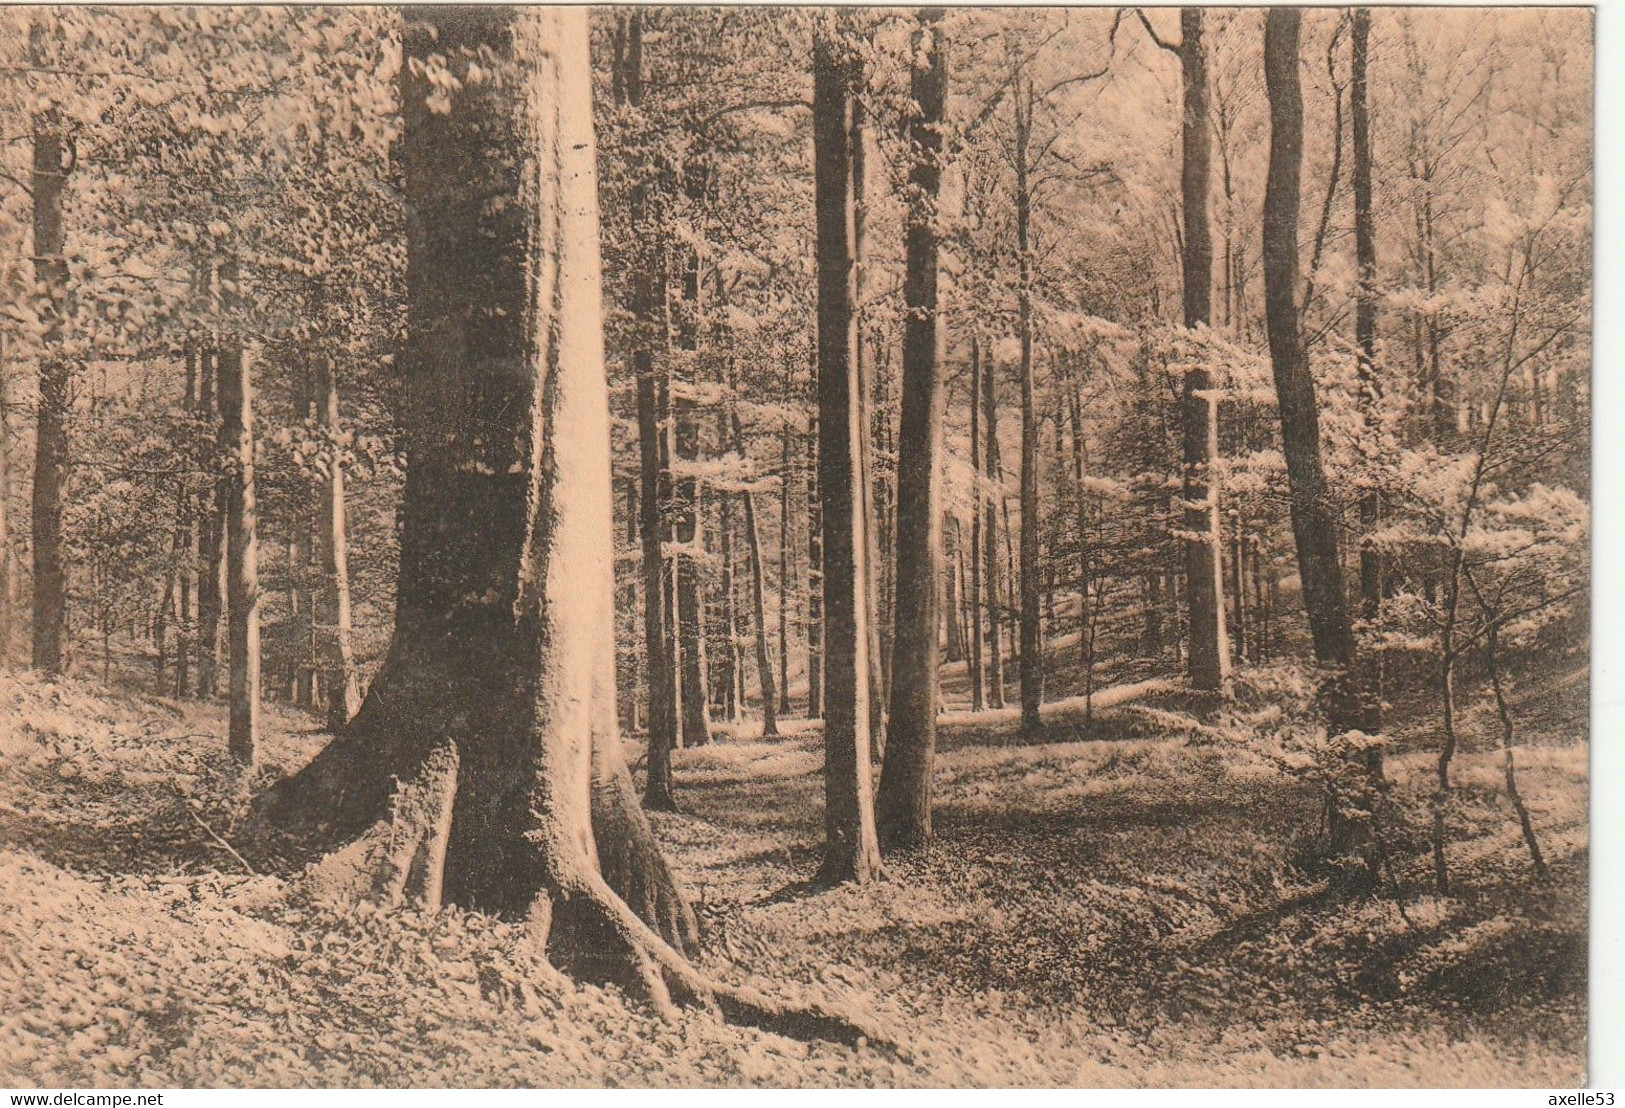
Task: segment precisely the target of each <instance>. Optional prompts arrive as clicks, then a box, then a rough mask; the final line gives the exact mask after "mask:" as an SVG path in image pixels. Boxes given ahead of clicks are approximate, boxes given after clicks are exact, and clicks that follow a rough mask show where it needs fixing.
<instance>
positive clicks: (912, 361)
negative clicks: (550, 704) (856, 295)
mask: <svg viewBox="0 0 1625 1108" xmlns="http://www.w3.org/2000/svg"><path fill="white" fill-rule="evenodd" d="M942 16H943V13H942V10H941V9H938V8H926V9H922V10H921V11H920V13H919V24H920V25H919V28H918V29H917V30H916V31H915V34H914V42H913V47H912V50H911V51H910V53H911V56H912V57H913V59H914V65H913V73H912V76H911V79H910V88H909V92H910V96H911V97H912V99H913V101H914V104H915V105H916V107H917V109H918V110H917V111H916V112H915V113H914V114H913V117H912V118H911V119H910V121H909V143H910V146H911V148H912V156H913V164H912V165H911V167H910V169H909V186H910V187H909V196H910V200H911V203H910V210H909V214H908V223H907V230H906V256H907V257H906V271H905V277H904V282H903V302H904V305H905V307H906V316H905V321H904V324H903V401H902V421H901V424H900V427H899V432H898V442H899V444H900V448H899V450H898V459H897V541H896V545H895V546H894V547H893V549H894V551H895V552H896V557H897V577H896V582H897V593H896V629H895V631H894V633H893V635H892V686H891V698H892V701H891V713H890V726H889V728H888V732H887V740H886V756H885V765H884V768H883V769H882V771H881V776H880V791H879V794H878V803H879V811H878V813H877V817H876V818H877V819H878V821H879V825H880V835H881V838H882V841H883V842H884V843H885V844H886V846H887V848H888V849H897V848H909V847H914V846H919V845H921V844H923V843H925V842H928V841H930V839H931V795H932V793H931V785H932V773H933V768H934V764H935V761H936V746H937V699H938V696H937V690H938V664H939V663H938V647H937V635H938V624H939V604H940V600H941V597H940V592H941V588H942V559H943V554H942V459H941V444H942V423H943V409H944V404H945V389H944V388H943V382H942V367H941V359H940V357H939V347H940V341H941V336H940V335H939V333H938V329H937V232H936V218H937V196H938V193H939V192H940V190H941V184H942V169H941V164H940V159H941V152H942V126H941V124H942V119H943V110H944V106H945V102H946V100H947V92H948V64H947V50H946V43H945V42H944V40H943V38H942V35H941V33H940V24H941V21H942Z"/></svg>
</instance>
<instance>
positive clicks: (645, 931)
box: [566, 875, 899, 1054]
mask: <svg viewBox="0 0 1625 1108" xmlns="http://www.w3.org/2000/svg"><path fill="white" fill-rule="evenodd" d="M566 903H568V904H569V905H570V907H571V909H572V910H573V911H579V912H583V913H586V914H588V915H590V916H592V917H594V918H595V919H596V922H598V923H599V924H601V925H602V927H603V928H604V929H605V930H607V931H609V932H611V933H613V934H614V936H615V937H616V938H617V939H619V940H620V942H621V943H623V944H624V946H625V948H626V952H627V957H628V959H629V960H630V961H631V963H632V965H633V967H634V968H636V969H637V970H638V971H639V976H641V977H642V978H643V979H644V981H645V982H649V981H650V980H651V977H650V970H651V969H652V970H653V971H654V973H653V980H654V982H655V983H654V984H653V986H652V987H650V989H649V992H650V1001H651V1003H653V1004H654V1005H655V1007H656V1008H657V1009H660V1010H661V1011H662V1012H663V1014H666V1015H668V1016H669V1015H671V1014H672V1013H673V1012H674V1011H675V1006H674V1005H673V1003H672V998H673V997H674V996H675V997H676V998H677V999H678V1000H680V1001H681V1002H682V1003H685V1004H691V1005H700V1006H702V1007H706V1008H710V1009H711V1010H713V1011H715V1012H717V1013H718V1014H719V1015H720V1016H721V1017H722V1018H723V1019H724V1020H726V1021H727V1022H728V1023H732V1024H735V1025H737V1026H740V1027H752V1028H755V1029H757V1030H759V1031H767V1032H769V1033H771V1034H775V1035H783V1036H785V1037H786V1038H791V1039H797V1040H800V1041H802V1042H811V1041H818V1040H821V1041H826V1042H834V1043H841V1044H843V1045H845V1046H849V1047H853V1048H856V1047H858V1046H860V1045H864V1044H867V1045H869V1046H871V1047H874V1048H876V1049H878V1050H883V1051H886V1052H888V1053H891V1054H898V1053H899V1047H898V1046H897V1044H895V1043H893V1042H892V1041H891V1040H890V1039H888V1038H887V1037H886V1036H885V1034H883V1033H882V1032H881V1031H880V1030H879V1029H878V1028H877V1027H875V1026H873V1025H871V1024H869V1023H868V1022H867V1021H865V1020H863V1019H862V1018H861V1017H858V1016H855V1015H848V1014H843V1013H840V1012H835V1011H832V1010H830V1009H828V1008H825V1007H823V1006H821V1005H819V1004H816V1003H810V1004H792V1003H790V1002H787V1001H783V1000H780V999H778V998H775V997H771V996H768V995H767V994H766V993H763V992H761V991H760V990H757V989H752V988H749V987H747V986H738V985H728V984H724V983H723V982H720V981H717V980H715V979H714V978H712V977H709V976H707V975H706V974H704V973H702V972H701V971H700V970H699V969H698V968H697V967H696V966H695V965H694V964H693V963H692V962H690V961H689V960H688V959H687V958H686V957H684V956H683V955H682V954H681V953H680V952H678V951H677V950H676V949H675V948H673V947H672V946H671V945H670V944H669V943H667V942H666V941H665V940H664V939H662V938H661V937H660V936H659V935H657V934H655V933H654V932H653V931H652V930H650V928H649V926H648V925H647V924H645V923H644V922H643V921H642V920H641V919H639V918H638V916H637V914H636V913H635V912H633V911H632V909H631V908H630V907H629V906H628V905H627V904H626V902H625V901H623V900H621V898H620V897H618V896H617V895H616V894H615V892H614V890H613V889H611V888H610V887H609V885H608V884H607V883H606V882H605V881H604V880H603V879H602V878H600V877H597V876H596V875H584V879H583V880H582V882H581V888H580V890H579V891H578V892H577V893H576V895H575V896H573V897H568V898H567V900H566Z"/></svg>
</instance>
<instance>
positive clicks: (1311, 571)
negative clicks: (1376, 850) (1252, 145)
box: [1264, 8, 1382, 880]
mask: <svg viewBox="0 0 1625 1108" xmlns="http://www.w3.org/2000/svg"><path fill="white" fill-rule="evenodd" d="M1301 20H1302V13H1301V12H1300V11H1298V10H1296V9H1290V8H1271V9H1270V10H1269V11H1268V12H1267V13H1266V15H1265V24H1264V28H1265V29H1264V77H1265V86H1266V90H1267V92H1268V96H1269V107H1270V157H1269V172H1268V176H1267V178H1266V183H1265V193H1264V290H1265V306H1266V313H1267V319H1266V322H1267V325H1268V331H1269V346H1270V360H1271V362H1272V364H1273V367H1274V373H1275V389H1276V395H1277V399H1278V401H1279V405H1280V411H1281V441H1282V447H1283V452H1284V453H1285V455H1286V467H1287V483H1288V486H1289V493H1290V508H1291V517H1292V532H1293V537H1294V539H1295V540H1296V544H1297V551H1298V573H1299V577H1300V579H1301V581H1302V583H1303V596H1304V605H1305V607H1306V608H1307V609H1308V614H1309V631H1310V635H1311V637H1312V639H1313V641H1314V651H1315V661H1316V663H1317V664H1318V665H1319V666H1320V667H1321V668H1322V669H1323V670H1327V671H1330V672H1328V674H1327V677H1326V679H1325V680H1324V682H1323V687H1322V693H1321V700H1322V703H1323V705H1324V707H1325V711H1326V716H1327V728H1328V731H1329V732H1330V733H1331V734H1334V735H1337V734H1342V733H1344V732H1347V731H1351V730H1355V729H1360V728H1364V727H1366V726H1367V725H1368V723H1369V720H1368V718H1367V716H1366V714H1365V712H1366V701H1367V700H1368V699H1369V698H1368V697H1367V696H1366V695H1365V690H1364V689H1363V688H1362V685H1363V681H1362V674H1361V673H1360V672H1359V670H1358V668H1357V667H1356V665H1355V642H1354V631H1353V626H1352V623H1351V621H1350V619H1349V612H1348V604H1347V600H1346V594H1345V593H1344V591H1343V571H1342V567H1341V566H1340V564H1339V563H1338V558H1337V520H1336V516H1335V515H1334V513H1333V511H1332V505H1331V500H1330V492H1329V490H1328V488H1327V485H1326V477H1325V473H1324V471H1323V469H1322V466H1321V458H1320V423H1319V413H1318V409H1317V404H1316V400H1315V386H1314V380H1313V378H1312V377H1311V376H1310V373H1309V365H1308V359H1307V357H1306V356H1305V354H1304V349H1303V341H1302V336H1301V334H1300V332H1299V329H1298V303H1297V296H1298V291H1297V290H1298V203H1299V183H1300V174H1301V170H1302V162H1303V98H1302V93H1301V91H1300V88H1299V83H1298V33H1299V27H1300V24H1301ZM1365 762H1366V768H1367V772H1368V774H1369V776H1370V779H1371V781H1372V783H1373V784H1374V785H1375V784H1376V783H1378V782H1379V781H1380V778H1381V775H1382V763H1381V759H1380V755H1378V754H1376V753H1375V752H1372V753H1371V754H1370V755H1368V756H1367V758H1366V759H1365ZM1328 817H1329V818H1328V826H1329V829H1330V833H1331V836H1330V837H1331V845H1332V848H1333V850H1334V851H1336V852H1338V853H1349V852H1352V851H1355V850H1360V851H1363V852H1364V853H1366V854H1367V858H1366V862H1367V864H1366V866H1365V875H1366V880H1371V879H1372V878H1373V877H1374V865H1375V861H1374V857H1372V856H1371V851H1370V841H1369V836H1368V834H1367V832H1366V830H1365V829H1364V828H1362V827H1360V826H1359V821H1357V820H1353V819H1346V818H1344V816H1343V815H1342V814H1341V811H1340V805H1339V804H1338V803H1337V802H1336V798H1335V797H1334V798H1331V800H1330V802H1329V804H1328Z"/></svg>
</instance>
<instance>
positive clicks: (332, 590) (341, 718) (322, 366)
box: [315, 356, 361, 731]
mask: <svg viewBox="0 0 1625 1108" xmlns="http://www.w3.org/2000/svg"><path fill="white" fill-rule="evenodd" d="M315 393H316V421H317V425H318V426H320V427H321V429H322V433H323V434H324V435H325V436H326V438H327V441H328V444H329V446H328V463H327V477H326V479H325V480H323V482H322V492H321V496H322V502H321V504H320V505H318V510H317V513H316V541H317V544H318V546H319V547H320V549H319V551H318V554H319V556H320V558H321V581H320V582H319V585H318V589H317V593H316V604H315V619H316V629H317V641H318V644H319V651H318V664H319V665H320V667H321V670H320V672H321V673H322V675H323V676H322V679H321V684H322V687H323V688H324V689H325V690H326V692H327V725H328V727H330V728H332V729H333V730H334V731H337V730H339V729H340V728H342V727H343V726H344V725H345V724H347V723H349V722H350V717H351V716H353V715H355V714H356V711H357V710H358V709H359V708H360V707H361V682H360V677H359V675H358V674H357V673H356V666H355V651H354V650H353V649H352V647H351V645H350V631H351V619H350V549H349V541H348V537H347V528H346V519H345V503H344V465H343V452H342V451H341V450H340V449H339V445H338V444H339V390H338V381H337V379H336V375H335V374H334V372H333V359H332V358H330V357H326V356H322V357H318V358H317V359H316V380H315Z"/></svg>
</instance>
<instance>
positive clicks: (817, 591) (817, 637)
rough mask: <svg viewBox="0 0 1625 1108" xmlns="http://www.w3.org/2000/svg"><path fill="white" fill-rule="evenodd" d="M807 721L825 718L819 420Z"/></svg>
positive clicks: (811, 513)
mask: <svg viewBox="0 0 1625 1108" xmlns="http://www.w3.org/2000/svg"><path fill="white" fill-rule="evenodd" d="M807 442H808V445H807V718H808V719H820V718H822V717H823V715H824V511H823V506H822V499H821V497H820V496H819V492H818V479H819V469H820V463H819V460H818V456H819V455H818V452H819V449H820V446H819V433H818V417H817V416H814V417H813V420H812V428H811V429H810V431H809V432H808V435H807Z"/></svg>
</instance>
